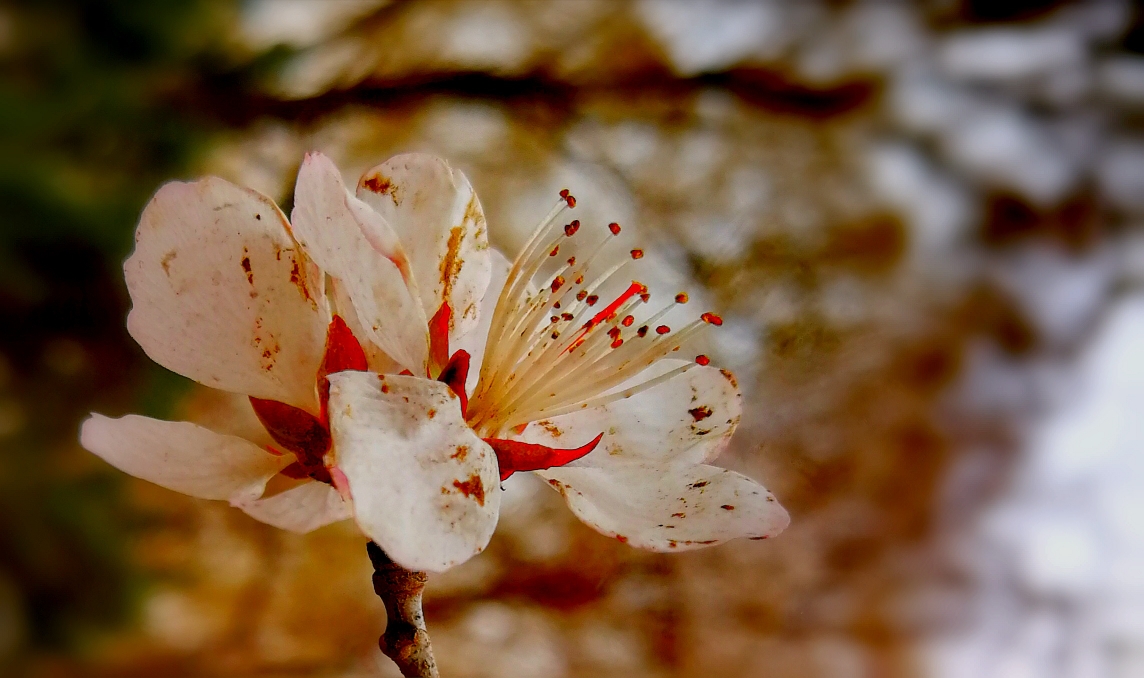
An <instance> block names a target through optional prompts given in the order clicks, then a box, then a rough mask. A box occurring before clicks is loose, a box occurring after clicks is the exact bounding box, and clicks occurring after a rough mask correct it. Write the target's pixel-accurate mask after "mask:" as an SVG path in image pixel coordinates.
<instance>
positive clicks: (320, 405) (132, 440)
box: [81, 153, 789, 571]
mask: <svg viewBox="0 0 1144 678" xmlns="http://www.w3.org/2000/svg"><path fill="white" fill-rule="evenodd" d="M574 206H575V198H574V197H573V196H572V195H571V194H569V193H568V192H567V191H564V192H562V193H561V197H560V199H559V200H558V201H557V203H556V205H555V206H554V207H553V208H552V210H551V211H550V213H549V214H548V216H547V217H546V218H545V219H544V220H543V221H542V223H541V224H540V226H539V227H538V228H537V229H536V231H535V232H534V233H533V235H532V237H531V238H530V239H529V241H528V243H527V244H526V245H525V247H524V249H523V250H522V251H521V253H520V255H519V256H517V258H516V260H515V261H514V262H512V263H511V264H510V263H509V262H508V261H507V260H506V259H505V258H504V257H502V256H501V255H500V254H499V253H497V252H496V251H494V250H492V249H490V248H489V246H488V240H487V233H486V222H485V218H484V215H483V212H482V209H481V205H480V202H479V200H478V199H477V196H476V194H475V193H474V191H473V189H472V187H471V185H470V184H469V182H468V180H467V179H466V178H465V177H464V175H462V174H461V173H460V172H458V171H456V170H454V169H452V168H451V167H450V166H449V165H448V164H447V163H445V162H444V161H442V160H439V159H437V158H434V157H431V156H426V155H419V154H411V155H401V156H397V157H394V158H391V159H390V160H388V161H387V162H385V163H383V164H381V165H378V166H377V167H375V168H373V169H371V170H369V171H367V172H366V173H365V175H364V176H363V177H362V178H361V180H360V181H359V183H358V186H357V190H356V195H355V194H353V193H350V192H349V191H348V190H347V189H346V188H345V186H344V184H343V183H342V180H341V175H340V174H339V172H338V170H337V168H336V167H335V166H334V164H333V163H332V162H331V161H330V160H329V159H328V158H326V157H325V156H323V155H321V154H317V153H313V154H309V155H307V156H306V159H305V160H304V162H303V164H302V167H301V169H300V170H299V174H298V180H297V185H296V187H295V194H294V210H293V213H292V215H291V219H290V220H289V221H288V220H287V219H286V217H285V216H284V215H283V213H282V212H281V211H280V210H279V209H278V208H277V206H275V204H274V203H273V201H271V200H270V199H269V198H267V197H265V196H263V195H261V194H258V193H256V192H254V191H250V190H246V189H242V188H239V187H237V186H234V185H233V184H230V183H228V182H226V181H223V180H221V179H217V178H206V179H203V180H200V181H197V182H192V183H169V184H167V185H165V186H163V187H162V188H161V189H160V190H159V192H158V193H157V194H156V195H155V197H154V198H153V199H152V200H151V202H150V203H149V204H148V206H147V207H146V209H145V210H144V212H143V215H142V218H141V220H140V224H139V228H138V230H137V233H136V248H135V251H134V252H133V253H132V255H131V256H130V258H128V260H127V262H126V264H125V265H124V270H125V275H126V279H127V286H128V290H129V292H130V294H131V299H132V302H133V306H132V310H131V313H130V315H129V316H128V321H127V326H128V330H129V332H130V333H131V335H132V337H134V338H135V340H136V341H138V342H139V344H140V346H142V347H143V349H144V351H145V352H146V353H147V354H148V355H149V356H150V357H151V358H152V359H154V360H155V361H156V362H158V363H160V364H162V365H164V366H165V367H167V368H168V369H171V370H173V371H175V372H177V373H179V374H182V375H184V376H186V377H189V378H191V379H194V380H195V381H198V382H200V383H202V384H205V385H207V386H210V387H214V388H218V389H222V390H224V391H229V392H233V393H238V394H242V395H246V396H249V400H250V402H251V406H252V408H253V409H254V411H255V413H256V414H257V415H258V418H259V420H260V421H261V422H262V424H263V425H264V426H265V428H266V430H267V432H268V433H269V434H270V436H271V438H273V440H274V441H275V443H276V446H272V447H270V448H264V447H261V446H259V445H257V444H256V443H254V442H251V441H249V440H245V439H243V438H240V437H236V436H230V435H225V434H222V433H218V432H214V431H211V430H208V429H206V428H203V427H201V426H197V425H195V424H191V423H187V422H167V421H160V420H156V419H149V418H145V417H140V416H136V415H128V416H125V417H122V418H120V419H111V418H108V417H105V416H102V415H99V414H93V415H92V416H91V418H89V419H88V420H87V421H86V422H84V425H83V428H82V432H81V442H82V443H83V445H84V447H86V448H87V449H88V450H91V451H92V452H94V453H95V454H97V455H99V456H101V457H102V458H104V459H105V460H107V461H108V462H110V463H111V464H112V465H114V466H116V467H118V468H120V469H122V470H123V471H126V472H127V473H130V474H132V475H135V476H138V477H140V478H144V479H146V480H149V481H152V482H155V483H157V484H159V485H162V486H164V487H167V488H170V489H173V490H176V491H180V492H184V493H186V494H190V495H194V496H197V497H202V498H206V499H223V500H228V501H229V502H230V503H231V504H232V505H234V506H237V507H239V508H240V509H242V510H243V511H245V512H246V513H248V514H250V515H251V516H253V517H255V518H256V519H259V520H262V521H264V522H267V523H269V524H271V525H275V526H278V527H282V528H285V529H290V530H294V531H299V532H305V531H309V530H312V529H316V528H317V527H320V526H322V525H326V524H329V523H331V522H335V521H338V520H342V519H346V518H349V517H351V516H352V517H353V518H354V519H355V520H356V522H357V524H358V526H359V527H360V528H361V530H362V531H363V532H364V533H365V534H366V535H367V536H368V537H369V538H370V539H372V540H374V541H375V542H377V543H378V544H379V545H380V546H381V547H382V548H383V549H384V550H385V551H386V553H387V554H388V555H389V556H390V557H391V558H392V559H393V560H394V561H395V562H397V563H398V564H400V565H402V566H404V567H407V568H409V569H415V570H430V571H441V570H445V569H448V568H449V567H452V566H454V565H457V564H459V563H461V562H464V561H465V560H467V559H468V558H470V557H471V556H473V555H475V554H476V553H479V552H480V551H481V550H483V549H484V547H485V546H486V545H487V543H488V541H489V538H490V537H491V535H492V532H493V530H494V528H495V526H496V521H497V516H498V513H499V507H500V495H501V486H500V483H501V481H504V480H505V479H507V478H508V477H509V476H511V475H512V474H513V473H515V472H518V471H534V472H536V473H537V474H538V475H540V476H541V477H542V478H544V479H545V480H546V481H547V482H548V483H549V484H550V485H551V486H552V487H554V488H556V489H557V490H559V492H560V493H561V494H562V495H563V496H564V498H565V500H566V501H567V503H568V505H569V507H570V508H571V509H572V511H573V512H574V513H575V514H576V515H577V516H578V517H579V518H580V519H581V520H583V521H584V522H585V523H587V524H588V525H590V526H592V527H593V528H595V529H596V530H598V531H600V532H602V533H604V534H606V535H610V536H614V537H616V538H617V539H619V540H621V541H624V542H627V543H629V544H631V545H633V546H639V547H642V548H647V549H652V550H657V551H672V550H684V549H689V548H697V547H700V546H705V545H710V544H715V543H720V542H722V541H726V540H728V539H732V538H736V537H750V538H765V537H768V536H772V535H774V534H777V533H778V532H780V531H781V530H782V529H783V528H785V526H786V525H787V523H788V522H789V518H788V516H787V514H786V512H785V511H784V510H783V509H782V507H781V506H780V505H779V504H778V502H777V501H775V499H774V497H773V496H772V495H771V494H770V493H769V492H767V491H766V489H765V488H763V487H762V486H761V485H758V484H756V483H755V482H754V481H752V480H750V479H748V478H746V477H745V476H742V475H740V474H738V473H734V472H731V471H728V470H725V469H721V468H718V467H715V466H710V465H708V464H707V462H709V461H711V460H712V459H713V458H714V457H715V456H716V455H717V454H718V453H719V452H720V451H721V450H722V449H723V447H725V445H726V443H727V441H728V440H729V439H730V437H731V434H732V433H733V431H734V429H735V426H736V425H737V423H738V420H739V414H740V404H739V399H740V396H739V390H738V387H737V385H736V383H735V380H734V378H733V377H732V376H731V375H730V373H728V372H725V371H721V370H718V369H716V368H714V367H709V366H708V363H709V361H708V360H707V358H706V357H705V356H698V357H697V358H696V360H695V361H683V360H677V359H671V358H669V357H668V356H669V355H670V354H672V353H673V352H675V351H677V350H679V347H680V346H681V345H682V344H683V342H685V341H686V340H687V339H688V338H690V337H691V336H693V335H695V334H697V333H698V332H700V331H702V330H703V328H705V327H707V326H709V325H718V324H721V323H722V321H721V320H720V319H719V318H718V316H716V315H714V314H711V313H705V314H703V315H702V316H701V317H700V318H699V319H697V320H695V321H694V322H692V323H691V324H689V325H687V326H686V327H683V328H681V329H679V330H678V331H672V330H671V329H670V328H669V327H668V326H666V325H663V324H662V323H660V321H661V320H662V318H663V317H664V315H665V314H666V313H667V312H668V311H669V310H671V309H672V308H674V307H676V306H678V305H679V304H683V303H686V302H687V296H686V295H685V294H679V295H676V296H675V298H674V301H673V302H672V303H671V304H669V305H668V306H667V307H665V308H664V309H662V310H660V311H658V312H655V313H651V314H642V313H640V312H639V308H640V307H641V306H643V305H645V304H647V303H648V302H649V301H650V299H651V295H650V291H649V290H648V289H647V287H645V286H644V285H642V284H641V283H639V282H636V281H632V282H631V283H630V284H627V285H624V284H621V285H620V288H621V289H620V290H619V291H618V292H617V293H616V294H614V295H612V296H611V297H601V296H600V294H602V292H603V291H604V290H610V289H611V288H612V287H614V286H615V283H616V281H618V280H620V278H619V273H620V271H621V270H623V268H624V265H623V263H621V264H617V265H614V266H610V267H608V268H606V270H605V271H604V272H603V273H602V274H597V273H596V270H597V269H598V268H600V266H599V263H598V262H600V261H602V259H601V257H600V255H601V253H602V252H603V251H605V249H606V246H607V245H608V244H609V242H610V241H611V240H612V238H613V237H614V236H615V235H616V234H618V233H619V232H620V227H619V225H617V224H610V225H609V226H608V229H607V231H608V232H607V233H602V235H603V240H602V241H600V242H596V243H594V244H592V245H591V246H590V247H587V248H584V247H577V245H578V244H580V243H581V242H582V241H584V240H585V239H586V237H587V236H588V235H589V233H588V232H589V231H590V230H591V229H587V228H585V229H583V230H582V229H581V228H580V223H579V221H575V220H573V221H571V222H570V223H567V224H562V223H561V216H562V215H563V214H564V212H565V211H566V210H568V209H570V208H572V207H574ZM601 231H603V229H601ZM578 233H581V235H580V236H579V237H577V234H578ZM561 248H563V249H564V250H566V253H569V252H575V253H576V256H570V257H567V258H564V256H563V255H560V256H558V255H559V253H560V251H561ZM642 256H643V252H642V250H633V251H632V252H631V253H630V257H629V258H628V259H627V260H635V259H639V258H640V257H642ZM541 276H543V277H541ZM538 279H539V280H541V281H542V282H543V284H541V285H535V284H534V282H535V281H536V280H538ZM608 298H611V299H612V300H611V301H610V302H608V301H604V300H603V299H608ZM637 315H641V316H645V317H644V318H643V320H640V321H636V316H637ZM651 328H654V331H650V330H651ZM271 479H275V483H270V481H271ZM268 483H270V485H271V486H272V487H273V489H267V488H268ZM283 486H285V488H286V489H282V487H283Z"/></svg>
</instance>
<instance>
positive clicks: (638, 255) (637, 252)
mask: <svg viewBox="0 0 1144 678" xmlns="http://www.w3.org/2000/svg"><path fill="white" fill-rule="evenodd" d="M632 259H643V250H641V249H634V250H632Z"/></svg>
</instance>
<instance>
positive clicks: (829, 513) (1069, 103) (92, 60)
mask: <svg viewBox="0 0 1144 678" xmlns="http://www.w3.org/2000/svg"><path fill="white" fill-rule="evenodd" d="M0 74H2V75H0V205H2V206H3V209H2V211H0V214H2V216H0V673H2V674H3V675H14V676H30V677H35V678H40V677H43V678H55V677H61V678H63V677H70V676H92V677H102V676H107V677H112V676H115V677H118V676H139V677H150V676H187V677H191V676H228V677H229V676H234V677H245V676H375V675H380V676H395V675H396V672H395V669H394V668H393V666H392V665H391V664H389V662H388V660H386V659H385V658H384V657H382V656H381V655H380V654H379V653H378V652H377V650H376V645H375V643H376V638H377V636H378V634H379V632H380V631H381V629H382V627H383V624H384V614H383V612H382V610H381V606H380V604H379V603H378V601H377V600H376V598H374V597H373V595H372V591H371V588H370V580H369V575H370V568H369V565H368V562H367V560H366V557H365V549H364V541H363V539H362V538H361V537H360V536H358V535H357V534H356V533H355V531H354V530H353V529H352V527H350V526H349V525H344V524H343V525H334V526H330V527H328V528H325V529H323V530H320V531H318V532H316V533H314V534H311V535H307V536H304V537H300V536H296V535H291V534H286V533H282V532H278V531H276V530H274V529H273V528H269V527H266V526H264V525H261V524H258V523H256V522H254V521H253V520H251V519H249V518H247V517H246V516H245V515H244V514H242V513H240V512H238V511H236V510H232V509H228V508H227V507H225V506H224V505H221V504H219V503H210V502H204V501H198V500H193V499H189V498H187V497H184V496H182V495H177V494H175V493H173V492H168V491H166V490H162V489H159V488H156V487H154V486H150V485H148V484H146V483H144V482H141V481H136V480H134V479H132V478H129V477H127V476H126V475H124V474H122V473H119V472H117V471H115V470H113V469H112V468H110V467H109V466H107V465H106V464H104V463H103V462H101V461H100V460H99V459H97V458H96V457H94V456H93V455H90V454H88V453H86V452H84V451H83V450H81V449H80V448H79V446H78V444H77V441H76V434H77V427H78V424H79V422H80V420H81V419H82V418H83V417H84V416H86V414H87V413H88V412H89V411H92V410H98V411H100V412H104V413H106V414H110V415H118V414H122V413H125V412H128V411H134V412H141V413H145V414H149V415H152V416H160V417H169V418H176V417H182V418H192V419H195V420H198V421H203V422H211V421H217V420H219V419H220V418H224V417H232V416H234V415H233V414H232V413H231V412H232V405H233V404H234V403H233V401H232V400H229V399H227V398H225V397H222V396H219V395H218V394H215V393H211V392H208V391H206V390H205V389H198V388H196V387H194V386H193V385H192V384H190V383H189V382H187V381H185V380H183V379H181V378H179V377H176V376H174V375H172V374H170V373H167V372H165V371H164V370H163V369H162V368H159V367H158V366H156V365H154V364H152V363H151V362H150V361H148V360H147V359H146V358H145V357H144V356H143V354H142V352H141V351H140V350H139V348H138V347H137V346H136V345H135V344H134V343H133V342H132V341H131V339H130V337H129V336H128V335H127V333H126V331H125V329H124V324H123V321H124V317H125V314H126V311H127V308H128V303H129V302H128V299H127V295H126V290H125V288H124V283H123V278H122V271H121V268H120V265H121V262H122V260H123V259H124V258H125V256H126V255H127V254H128V252H129V251H130V247H131V243H132V233H133V231H134V228H135V225H136V222H137V219H138V215H139V213H140V210H141V209H142V207H143V205H144V204H145V203H146V201H147V199H148V198H149V197H150V195H151V194H152V193H153V192H154V191H155V190H156V189H157V188H158V186H159V185H161V184H162V183H163V182H164V181H167V180H170V179H175V178H193V177H196V176H200V175H203V174H208V173H210V174H217V175H220V176H223V177H226V178H228V179H230V180H232V181H234V182H237V183H240V184H244V185H247V186H250V187H253V188H256V189H258V190H260V191H262V192H264V193H267V194H268V195H270V196H272V197H274V198H275V199H276V200H278V201H279V202H280V204H282V205H283V206H284V209H286V211H287V212H288V211H289V205H290V200H291V197H290V194H291V188H292V184H293V180H294V176H295V173H296V171H297V168H298V165H299V163H300V161H301V157H302V154H303V152H305V151H307V150H312V149H316V150H321V151H323V152H325V153H327V154H329V155H330V156H332V157H333V158H334V159H335V160H336V161H337V162H338V164H339V166H340V167H341V168H342V169H343V170H344V171H345V173H346V178H347V180H348V181H349V182H351V183H352V182H354V181H355V180H356V177H357V176H358V174H359V173H360V172H361V171H362V170H364V169H366V168H368V167H370V166H372V165H373V164H375V163H377V162H380V161H381V160H383V159H385V158H387V157H388V156H390V155H392V154H394V153H398V152H405V151H428V152H433V153H437V154H439V155H442V156H444V157H446V158H448V159H449V160H450V161H451V162H452V163H453V164H454V165H455V166H458V167H460V168H462V169H463V170H464V172H465V173H466V174H467V175H468V177H469V178H470V179H471V181H472V183H473V184H474V185H475V187H476V189H477V191H478V192H479V194H480V196H481V199H482V202H483V204H484V207H485V211H486V214H487V215H488V217H489V223H490V225H491V229H490V232H491V235H492V238H493V239H494V244H495V245H498V246H500V247H502V248H504V249H506V250H508V251H512V250H513V249H514V248H515V247H517V246H518V245H519V244H520V242H521V239H522V238H523V237H524V235H525V234H526V232H527V231H528V230H529V229H530V228H531V227H532V225H534V224H535V223H536V222H537V220H538V219H539V217H540V216H542V214H543V212H544V211H545V210H546V208H547V206H548V204H549V202H550V201H551V199H552V197H553V194H554V192H555V191H556V190H557V189H559V188H563V187H568V188H570V189H572V191H573V192H574V193H575V194H576V195H577V197H578V198H579V201H580V205H581V207H582V208H583V209H585V210H587V211H586V212H585V213H584V214H586V215H588V216H587V217H585V218H589V217H590V218H592V219H598V220H607V221H610V220H618V221H620V222H622V223H624V224H625V230H626V231H631V232H633V233H634V234H635V237H638V239H639V241H640V242H642V243H644V246H645V247H646V248H647V249H648V251H649V253H650V252H655V256H656V260H655V261H656V262H657V265H656V270H657V271H658V275H661V276H663V277H664V279H668V280H673V281H680V282H685V283H686V286H687V287H689V288H690V289H691V291H692V293H693V296H696V295H698V297H699V298H702V299H703V300H704V301H705V302H706V303H707V304H709V305H710V306H711V307H713V308H715V309H717V310H719V311H720V312H722V313H723V315H724V317H725V318H726V321H727V323H726V326H725V327H724V328H723V330H724V331H723V332H721V333H719V334H717V335H715V336H714V341H715V345H714V347H713V348H712V350H711V354H712V357H713V359H715V360H716V362H718V363H719V364H722V365H725V366H728V367H730V368H731V369H733V370H735V371H736V373H737V375H738V377H739V382H740V384H742V386H743V388H744V391H745V406H746V411H745V415H744V418H743V424H742V426H741V427H740V430H739V433H738V434H737V435H736V437H735V439H734V441H733V444H732V447H731V449H729V450H728V452H727V453H726V455H725V456H724V457H723V458H722V459H721V462H720V463H722V464H723V465H726V466H729V467H731V468H735V469H737V470H740V471H743V472H745V473H748V474H750V475H752V476H755V477H758V478H761V479H763V481H764V482H765V483H766V484H767V485H768V486H769V487H770V488H771V489H772V490H773V491H774V492H775V493H776V494H777V495H778V497H779V499H780V500H781V501H782V502H783V504H784V505H785V506H786V507H787V508H788V509H789V510H790V512H791V514H792V517H793V523H792V525H791V527H790V528H789V529H788V530H787V531H786V533H784V534H783V535H782V536H781V537H780V538H779V539H775V540H770V541H766V542H742V543H732V544H728V545H724V546H721V547H717V548H713V549H709V550H705V551H699V552H693V553H686V554H678V555H670V556H667V555H654V554H647V553H642V552H638V551H635V550H633V549H630V548H628V547H626V546H624V545H622V544H619V543H618V542H616V541H614V540H609V539H606V538H604V537H602V536H599V535H597V534H596V533H594V532H592V531H591V530H589V529H588V528H585V527H583V526H582V525H580V524H579V523H578V522H576V521H575V519H574V518H573V517H572V515H571V513H569V512H568V511H567V510H566V509H565V508H564V506H563V502H562V501H561V500H560V499H559V497H558V495H557V494H556V493H554V492H551V491H550V490H548V489H547V488H545V487H542V486H539V484H530V482H529V481H530V479H529V478H524V479H521V480H520V481H519V482H516V481H517V479H518V478H520V476H519V475H518V476H517V477H514V479H513V480H514V484H513V485H512V487H511V488H510V490H511V491H510V493H509V494H508V496H507V497H506V508H505V511H504V513H503V514H502V518H501V523H500V527H499V529H498V533H497V535H496V536H495V537H494V539H493V542H492V544H491V545H490V547H489V549H488V551H487V552H486V553H485V554H483V555H482V556H480V557H478V558H475V559H474V560H472V561H470V562H469V563H468V564H466V565H464V566H463V567H460V568H458V569H456V570H454V571H452V572H450V573H448V574H447V575H444V576H437V577H433V578H432V579H431V581H430V585H429V589H428V592H427V616H428V620H429V625H430V630H431V631H432V636H433V642H434V647H435V649H436V651H437V655H438V660H439V663H440V665H441V669H442V675H443V676H445V677H446V678H482V677H488V678H494V677H495V678H531V677H536V678H541V677H543V678H578V677H590V676H591V677H595V676H601V677H610V676H617V677H618V676H623V677H631V678H692V677H694V678H700V677H702V678H724V677H726V678H739V677H755V676H759V677H764V676H765V677H772V676H773V677H780V678H782V677H788V676H789V677H792V678H794V677H802V676H824V677H839V678H850V677H865V676H871V677H897V676H903V677H906V676H933V677H935V678H992V677H1006V678H1009V677H1012V678H1026V677H1027V678H1037V677H1040V676H1050V677H1068V678H1072V677H1078V678H1079V677H1086V678H1087V677H1093V678H1103V677H1106V676H1107V677H1110V678H1122V677H1123V678H1128V677H1138V676H1144V490H1142V489H1140V488H1141V487H1142V486H1144V413H1142V412H1141V411H1140V410H1139V409H1138V408H1141V407H1144V405H1142V403H1144V287H1142V286H1144V125H1142V123H1144V13H1142V12H1141V9H1140V7H1139V6H1136V5H1134V4H1132V3H1130V2H1127V1H1123V2H1121V1H1117V0H1109V1H1107V2H1104V1H1098V0H1094V1H1092V2H1051V1H1046V0H1005V1H989V0H930V1H928V2H920V1H919V2H915V3H907V2H890V1H885V2H879V1H873V0H872V1H858V0H853V1H841V0H835V1H828V0H798V1H795V0H790V1H785V2H784V1H782V0H770V1H764V0H758V1H755V2H746V1H743V2H733V1H729V0H728V1H714V0H630V1H623V0H566V1H559V0H532V1H522V2H509V1H500V0H487V1H477V0H469V1H449V0H431V1H427V2H399V1H390V2H385V1H384V0H248V1H245V2H242V1H239V0H165V1H164V2H153V1H151V0H71V1H67V0H23V1H20V0H8V1H7V2H4V3H2V4H0ZM578 212H580V210H578ZM578 216H582V215H580V214H578ZM649 256H650V254H649ZM673 284H674V283H673Z"/></svg>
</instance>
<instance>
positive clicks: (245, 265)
mask: <svg viewBox="0 0 1144 678" xmlns="http://www.w3.org/2000/svg"><path fill="white" fill-rule="evenodd" d="M242 270H243V271H245V272H246V282H248V283H250V284H251V285H253V284H254V273H253V272H252V271H251V270H250V253H249V252H247V250H246V248H245V247H243V248H242Z"/></svg>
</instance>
